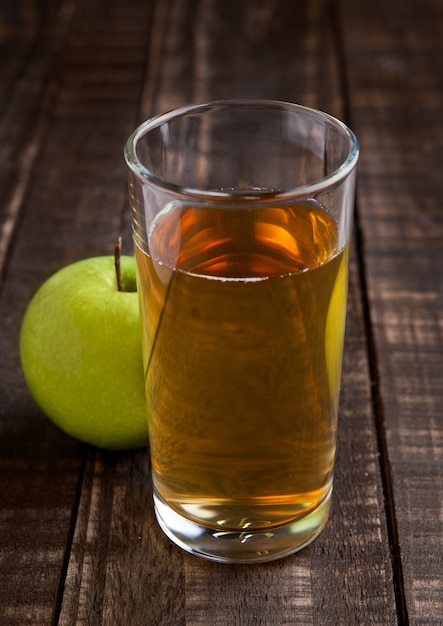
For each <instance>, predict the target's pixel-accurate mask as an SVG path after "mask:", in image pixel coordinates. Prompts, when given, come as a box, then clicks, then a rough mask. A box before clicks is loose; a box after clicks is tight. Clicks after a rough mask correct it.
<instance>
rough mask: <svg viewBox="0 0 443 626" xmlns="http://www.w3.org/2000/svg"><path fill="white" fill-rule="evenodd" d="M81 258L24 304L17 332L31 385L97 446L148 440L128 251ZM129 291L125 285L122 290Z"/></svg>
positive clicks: (71, 430) (68, 427)
mask: <svg viewBox="0 0 443 626" xmlns="http://www.w3.org/2000/svg"><path fill="white" fill-rule="evenodd" d="M120 264H121V275H122V282H123V289H124V291H118V289H117V278H116V271H115V262H114V257H111V256H101V257H94V258H89V259H85V260H82V261H78V262H76V263H73V264H71V265H68V266H67V267H64V268H63V269H61V270H59V271H58V272H56V273H55V274H54V275H53V276H51V277H50V278H49V279H48V280H47V281H46V282H45V283H43V285H42V286H41V287H40V288H39V289H38V291H37V292H36V294H35V295H34V297H33V298H32V300H31V302H30V303H29V305H28V307H27V309H26V312H25V315H24V318H23V322H22V326H21V330H20V358H21V364H22V369H23V373H24V375H25V379H26V382H27V384H28V387H29V389H30V391H31V393H32V395H33V397H34V399H35V400H36V402H37V404H38V405H39V406H40V408H41V409H42V410H43V412H44V413H45V414H46V415H47V416H48V417H49V418H50V419H51V420H52V421H53V422H54V423H55V424H57V426H59V427H60V428H61V429H62V430H64V431H65V432H66V433H68V434H69V435H71V436H73V437H75V438H77V439H80V440H81V441H84V442H86V443H89V444H92V445H94V446H97V447H99V448H106V449H112V450H129V449H135V448H140V447H143V446H146V445H147V444H148V426H147V417H146V400H145V391H144V380H143V361H142V348H141V327H140V316H139V309H138V296H137V291H136V278H135V261H134V259H133V257H129V256H122V257H121V259H120ZM125 289H126V291H125Z"/></svg>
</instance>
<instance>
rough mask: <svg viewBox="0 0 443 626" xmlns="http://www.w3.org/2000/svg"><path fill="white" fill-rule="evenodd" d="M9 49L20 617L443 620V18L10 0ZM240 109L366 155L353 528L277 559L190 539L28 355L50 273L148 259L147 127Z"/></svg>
mask: <svg viewBox="0 0 443 626" xmlns="http://www.w3.org/2000/svg"><path fill="white" fill-rule="evenodd" d="M0 54H1V57H0V112H1V116H0V154H1V168H0V224H1V231H0V269H1V275H0V276H1V284H0V288H1V292H0V320H1V331H0V355H1V359H0V371H1V374H0V387H1V391H0V623H1V624H2V625H9V624H16V625H20V626H23V625H26V624H31V625H40V624H42V625H43V624H44V625H46V624H61V625H62V624H63V625H68V624H69V625H70V624H72V625H80V624H81V625H95V624H103V625H106V626H109V625H110V626H113V625H117V626H120V625H130V626H138V625H154V626H156V625H166V626H173V625H175V624H177V625H184V624H186V625H189V626H197V625H201V626H218V625H220V626H222V625H223V626H232V625H242V626H243V625H251V626H257V625H260V624H262V625H264V626H272V625H283V624H291V625H292V624H297V625H298V624H313V625H315V626H316V625H323V624H328V625H329V624H331V625H337V624H340V625H342V624H343V625H345V626H348V625H353V624H380V625H386V624H408V623H410V624H442V623H443V563H442V543H443V541H442V540H443V416H442V413H443V392H442V389H443V3H442V2H441V1H440V0H389V1H386V0H367V1H364V0H311V1H307V0H306V1H305V0H286V1H285V0H124V1H123V0H46V1H43V0H41V1H40V2H39V1H37V0H2V1H1V3H0ZM241 97H249V98H272V99H280V100H289V101H293V102H299V103H301V104H305V105H308V106H313V107H316V108H320V109H323V110H325V111H328V112H329V113H332V114H333V115H336V116H338V117H340V118H342V119H344V120H345V121H346V122H348V123H349V124H350V125H351V127H352V128H353V129H354V131H355V132H356V134H357V136H358V138H359V140H360V144H361V160H360V167H359V180H358V188H357V207H356V221H355V237H354V249H353V257H352V263H351V284H350V293H349V307H348V325H347V338H346V353H345V362H344V372H343V385H342V396H341V411H340V429H339V448H338V456H337V464H336V476H335V489H334V496H333V509H332V515H331V519H330V522H329V524H328V526H327V528H326V530H325V531H324V532H323V533H322V535H321V536H320V537H319V538H318V539H317V540H316V541H315V542H314V543H313V544H312V545H311V546H310V547H308V548H306V549H305V550H303V551H302V552H300V553H299V554H297V555H295V556H293V557H289V558H287V559H283V560H281V561H277V562H274V563H271V564H267V565H255V566H246V565H237V566H229V565H220V564H215V563H210V562H206V561H204V560H202V559H198V558H196V557H193V556H190V555H187V554H185V553H184V552H182V551H181V550H180V549H178V548H176V547H174V546H172V545H171V544H170V542H169V541H168V540H167V539H166V538H165V536H164V535H163V534H162V532H161V531H160V530H159V528H158V526H157V524H156V522H155V520H154V516H153V511H152V504H151V482H150V477H149V476H150V473H149V472H150V470H149V462H148V455H147V451H146V450H141V451H137V452H133V453H110V452H103V451H100V450H97V449H94V448H92V447H88V446H86V445H82V444H81V443H79V442H77V441H75V440H73V439H71V438H69V437H68V436H67V435H65V434H63V433H62V432H61V431H59V430H58V429H57V428H56V427H55V426H53V425H52V424H51V423H50V422H49V420H47V419H46V418H45V416H44V415H43V414H42V413H41V411H40V410H39V409H38V408H37V406H36V405H35V403H34V401H33V399H32V398H31V396H30V394H29V392H28V390H27V387H26V385H25V382H24V379H23V375H22V372H21V368H20V361H19V355H18V336H19V329H20V323H21V319H22V316H23V312H24V310H25V307H26V305H27V303H28V302H29V299H30V297H31V295H32V294H33V293H34V291H35V290H36V289H37V287H38V286H39V285H40V284H41V283H42V281H43V280H44V279H45V278H47V277H48V276H49V275H50V274H52V273H53V272H54V271H56V270H57V269H59V268H60V267H62V266H64V265H66V264H68V263H71V262H73V261H75V260H77V259H81V258H84V257H88V256H93V255H102V254H110V253H112V249H113V246H114V242H115V240H116V239H117V237H118V236H119V235H122V236H123V240H124V250H126V251H130V250H131V239H130V228H129V212H128V202H127V196H126V172H125V166H124V161H123V155H122V151H123V145H124V143H125V140H126V138H127V136H128V135H129V133H130V132H131V130H132V129H133V128H135V126H136V125H137V124H138V123H139V122H140V121H142V120H143V119H145V118H147V117H148V116H151V115H152V114H154V113H157V112H162V111H165V110H167V109H169V108H172V107H174V106H177V105H181V104H187V103H190V102H199V101H204V100H209V99H216V98H241Z"/></svg>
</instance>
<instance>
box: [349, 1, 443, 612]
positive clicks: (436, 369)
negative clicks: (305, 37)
mask: <svg viewBox="0 0 443 626" xmlns="http://www.w3.org/2000/svg"><path fill="white" fill-rule="evenodd" d="M342 15H343V19H344V23H345V26H346V28H345V32H346V38H345V49H346V57H347V59H348V63H349V85H350V100H351V103H352V119H353V124H354V126H355V130H356V132H357V133H358V135H359V137H360V141H361V144H362V167H361V170H362V176H361V178H360V192H359V205H360V214H361V224H362V231H363V237H364V253H365V254H364V259H365V265H366V271H367V281H368V286H369V304H370V313H371V320H372V324H373V332H374V345H375V348H376V360H375V361H374V371H375V375H376V376H377V377H378V381H377V382H378V386H379V393H380V399H381V402H380V406H379V415H378V419H379V423H380V435H381V437H382V439H384V440H385V442H386V451H385V457H386V458H384V460H383V462H384V463H385V464H386V465H387V467H388V469H389V467H390V471H391V474H392V480H393V488H394V494H393V495H394V500H393V502H392V503H391V506H392V507H393V508H394V509H395V511H394V512H395V516H396V519H395V520H394V524H396V526H397V528H396V529H394V531H395V533H397V534H398V540H399V546H397V547H396V546H394V548H398V549H399V552H400V555H401V565H402V572H401V573H402V576H403V578H404V584H405V602H404V604H405V607H404V611H405V613H407V614H408V615H409V620H410V621H411V623H429V624H431V623H432V624H434V623H435V624H437V623H441V621H440V620H441V617H442V615H443V561H442V552H441V546H442V544H443V489H442V472H443V422H442V419H441V416H442V409H443V392H442V383H441V381H442V379H443V335H442V327H443V326H442V321H443V316H442V284H443V256H442V250H443V215H442V211H441V197H442V195H443V179H442V176H441V171H442V168H443V150H442V146H443V141H442V140H443V121H442V115H441V111H442V106H443V73H442V60H443V44H442V41H443V40H442V34H443V5H442V4H441V3H438V2H432V0H424V1H423V0H409V1H408V2H403V1H402V0H394V1H392V2H389V3H384V2H381V1H375V2H372V3H370V4H369V3H368V4H365V7H364V9H363V10H362V7H361V6H360V5H359V4H356V3H353V2H348V1H344V2H342ZM399 600H400V601H401V598H399ZM406 618H407V615H405V619H406Z"/></svg>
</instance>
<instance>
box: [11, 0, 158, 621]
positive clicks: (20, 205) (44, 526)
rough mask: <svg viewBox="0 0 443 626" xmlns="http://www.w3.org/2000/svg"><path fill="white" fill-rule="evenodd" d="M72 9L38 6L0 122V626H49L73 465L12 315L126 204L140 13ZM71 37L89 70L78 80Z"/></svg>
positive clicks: (104, 233)
mask: <svg viewBox="0 0 443 626" xmlns="http://www.w3.org/2000/svg"><path fill="white" fill-rule="evenodd" d="M79 4H80V5H81V6H80V8H79V9H78V11H79V12H78V14H76V9H77V3H72V2H68V1H65V2H62V3H59V4H58V3H52V4H50V3H47V6H48V7H49V6H50V8H51V10H48V19H47V21H45V20H43V21H42V23H41V25H40V27H41V29H42V31H43V32H42V33H39V37H38V38H37V39H38V46H36V49H35V55H33V56H32V57H30V58H29V59H28V62H27V63H24V62H23V64H22V65H21V69H20V72H18V73H17V72H16V74H14V76H15V78H14V81H11V85H10V87H9V91H8V97H7V98H6V99H5V100H4V115H3V117H2V119H1V121H0V135H1V137H2V140H4V144H2V149H3V151H4V155H5V158H7V159H10V163H9V161H6V162H5V163H6V166H5V169H6V174H8V175H10V181H11V188H10V190H9V187H8V186H7V187H6V189H5V195H4V196H3V197H2V201H4V203H3V204H2V206H6V209H7V210H6V212H5V213H2V214H1V220H2V225H3V230H2V240H1V241H2V246H3V250H4V253H5V254H4V257H3V259H2V261H6V263H5V265H4V283H3V287H2V291H1V299H0V319H1V320H2V324H1V327H0V353H1V355H2V359H1V362H0V372H1V373H0V398H1V409H0V417H1V429H2V436H1V438H0V492H1V494H2V497H1V499H0V527H1V528H0V537H1V538H0V543H1V548H0V590H1V592H0V615H1V620H0V621H1V622H2V624H20V625H22V624H32V625H39V624H48V623H51V621H52V620H53V619H56V617H57V614H58V612H59V610H60V603H61V600H60V598H61V591H62V590H63V584H64V575H65V563H66V560H65V557H66V553H67V552H68V553H69V550H70V542H71V540H72V533H73V521H74V522H75V517H76V513H77V511H76V509H77V505H78V493H79V482H80V480H81V477H82V471H83V466H84V460H83V447H82V446H81V445H80V444H79V443H78V442H75V441H74V440H72V439H70V438H69V437H67V436H65V435H63V434H62V433H61V432H60V431H58V430H57V429H56V428H55V427H54V426H52V425H51V424H50V423H49V421H48V420H46V418H44V416H43V415H42V414H41V412H40V411H38V409H37V408H36V406H35V405H34V403H33V402H32V400H31V398H30V396H29V393H28V391H27V389H26V386H25V383H24V380H23V377H22V374H21V370H20V363H19V357H18V336H19V328H20V323H21V318H22V315H23V312H24V309H25V307H26V305H27V303H28V301H29V299H30V297H31V295H32V293H33V292H34V290H35V289H36V288H37V287H38V286H39V285H40V284H41V282H42V281H43V280H44V279H45V278H46V277H47V276H48V275H49V274H51V273H52V272H53V271H55V270H56V269H58V268H59V267H61V266H62V265H65V264H67V263H69V262H71V261H73V260H75V259H77V258H80V257H84V256H89V255H92V254H107V253H110V252H111V250H112V248H113V245H114V242H115V240H116V238H117V235H118V234H119V233H120V232H121V230H122V214H123V211H124V209H125V207H126V180H125V171H124V165H123V156H122V151H123V145H124V142H125V140H126V137H127V135H128V134H129V132H130V130H132V128H133V126H134V125H135V123H136V115H137V107H138V100H139V97H140V92H139V84H140V82H141V80H142V77H143V74H144V70H145V61H144V59H145V55H144V45H145V36H146V30H145V29H146V28H147V26H148V25H149V19H148V17H149V14H150V6H149V5H146V3H145V2H139V3H136V2H134V3H132V6H130V7H126V8H125V7H121V6H120V3H119V2H114V3H109V2H108V3H106V7H104V6H103V5H101V6H98V5H96V13H95V20H92V16H90V15H89V14H88V8H89V5H88V6H86V5H87V4H88V3H79ZM33 7H34V5H31V3H26V9H29V10H31V9H32V8H33ZM35 8H37V6H35ZM104 8H106V14H107V18H106V20H103V19H102V18H103V13H104ZM80 9H81V11H82V12H80ZM38 17H39V14H38V12H37V13H36V14H35V18H36V19H37V18H38ZM74 17H75V21H74V22H73V20H74ZM138 18H143V19H142V20H141V21H140V20H139V19H138ZM29 19H30V18H29ZM19 32H20V29H18V28H17V33H19ZM82 37H83V39H84V40H87V41H85V42H84V43H85V47H88V48H89V60H87V62H86V66H84V60H82V61H81V62H82V63H83V67H82V68H81V69H79V64H78V63H77V61H76V59H77V58H79V57H80V53H78V50H79V49H82V48H81V46H82ZM105 45H107V46H108V49H109V50H112V51H113V52H114V56H113V57H112V58H111V57H110V55H106V48H105ZM101 46H102V47H101ZM97 50H101V54H99V55H98V54H97ZM134 53H135V54H134ZM12 73H13V72H12V71H11V74H12ZM91 85H92V86H91ZM110 93H114V94H115V97H114V98H113V99H112V100H111V101H110V100H109V94H110ZM4 172H5V170H2V176H3V173H4ZM2 180H3V178H2ZM8 184H9V183H8ZM5 198H7V200H5ZM11 207H13V209H14V210H12V209H11ZM17 224H18V225H19V226H20V228H19V230H17V231H15V227H16V225H17ZM14 231H15V237H14V236H13V233H14ZM126 247H127V248H129V249H130V247H131V244H130V242H128V241H127V242H126ZM111 487H112V483H111Z"/></svg>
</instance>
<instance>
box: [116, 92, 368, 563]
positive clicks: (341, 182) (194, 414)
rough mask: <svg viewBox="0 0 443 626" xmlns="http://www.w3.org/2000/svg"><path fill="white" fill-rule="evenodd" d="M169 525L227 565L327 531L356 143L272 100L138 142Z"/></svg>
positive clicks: (161, 496)
mask: <svg viewBox="0 0 443 626" xmlns="http://www.w3.org/2000/svg"><path fill="white" fill-rule="evenodd" d="M125 158H126V162H127V166H128V177H129V196H130V204H131V211H132V227H133V240H134V250H135V258H136V265H137V276H138V278H137V280H138V292H139V302H140V315H141V320H142V335H143V336H142V345H143V357H144V375H145V384H146V398H147V419H148V424H149V437H150V454H151V463H152V475H153V490H154V496H153V497H154V507H155V513H156V516H157V519H158V522H159V524H160V526H161V528H162V529H163V531H164V532H165V533H166V535H167V536H168V537H169V538H170V539H171V540H172V541H173V542H175V543H176V544H177V545H179V546H181V547H182V548H184V549H185V550H187V551H189V552H192V553H194V554H197V555H200V556H203V557H206V558H209V559H212V560H215V561H220V562H242V563H249V562H260V561H271V560H273V559H277V558H280V557H283V556H285V555H289V554H291V553H293V552H296V551H297V550H299V549H301V548H303V546H306V545H307V544H308V543H310V542H311V541H312V540H313V539H314V538H315V537H316V536H317V535H318V534H319V533H320V532H321V530H322V529H323V527H324V526H325V524H326V522H327V519H328V515H329V510H330V502H331V491H332V482H333V468H334V456H335V449H336V431H337V412H338V403H339V389H340V375H341V362H342V351H343V336H344V331H345V312H346V295H347V277H348V257H349V241H350V234H351V226H352V213H353V204H354V187H355V172H356V164H357V160H358V143H357V140H356V138H355V136H354V134H353V133H352V131H351V130H350V129H349V128H347V127H346V126H345V125H344V124H343V123H342V122H340V121H339V120H337V119H335V118H333V117H331V116H330V115H328V114H326V113H322V112H320V111H316V110H313V109H309V108H306V107H302V106H299V105H295V104H291V103H285V102H276V101H217V102H209V103H205V104H198V105H191V106H185V107H183V108H180V109H176V110H173V111H170V112H168V113H165V114H162V115H158V116H156V117H154V118H152V119H150V120H148V121H147V122H145V123H143V124H142V125H141V126H140V127H139V128H138V129H137V130H135V132H134V133H133V134H132V135H131V137H130V138H129V140H128V142H127V145H126V148H125Z"/></svg>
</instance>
